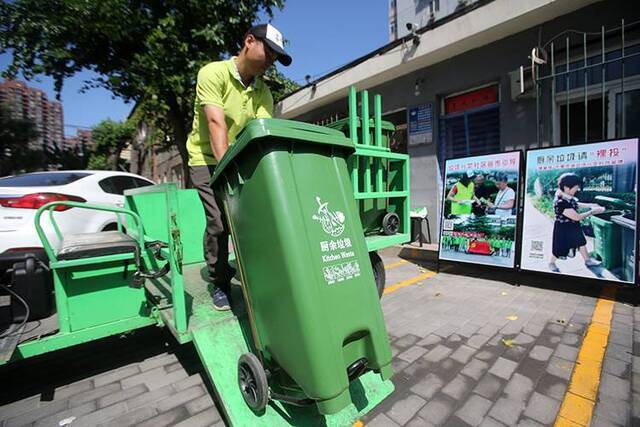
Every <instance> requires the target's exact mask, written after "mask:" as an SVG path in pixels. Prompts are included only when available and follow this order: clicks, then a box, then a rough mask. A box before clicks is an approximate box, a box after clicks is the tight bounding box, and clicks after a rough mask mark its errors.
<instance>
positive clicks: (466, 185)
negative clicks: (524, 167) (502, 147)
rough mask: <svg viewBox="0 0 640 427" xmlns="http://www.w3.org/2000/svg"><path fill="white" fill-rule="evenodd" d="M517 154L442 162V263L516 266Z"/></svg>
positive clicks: (492, 155) (518, 160)
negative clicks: (445, 261) (443, 190)
mask: <svg viewBox="0 0 640 427" xmlns="http://www.w3.org/2000/svg"><path fill="white" fill-rule="evenodd" d="M519 176H520V153H519V152H510V153H500V154H491V155H485V156H476V157H466V158H461V159H449V160H447V161H446V163H445V180H444V187H445V192H444V198H443V207H442V215H443V217H442V222H441V223H442V231H441V238H440V252H439V257H440V259H441V260H447V261H462V262H469V263H476V264H485V265H494V266H499V267H509V268H513V267H514V261H515V248H516V224H517V208H518V179H519Z"/></svg>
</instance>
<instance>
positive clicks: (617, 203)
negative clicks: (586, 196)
mask: <svg viewBox="0 0 640 427" xmlns="http://www.w3.org/2000/svg"><path fill="white" fill-rule="evenodd" d="M595 199H596V200H597V201H598V202H603V203H607V204H609V205H611V206H614V207H616V208H618V209H626V210H630V209H633V205H630V204H629V203H627V202H625V201H624V200H620V199H616V198H615V197H609V196H596V197H595Z"/></svg>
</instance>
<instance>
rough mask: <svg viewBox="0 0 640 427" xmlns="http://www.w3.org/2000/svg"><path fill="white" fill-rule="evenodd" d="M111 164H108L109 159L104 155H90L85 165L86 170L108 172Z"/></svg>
mask: <svg viewBox="0 0 640 427" xmlns="http://www.w3.org/2000/svg"><path fill="white" fill-rule="evenodd" d="M110 167H111V164H110V163H109V157H108V156H105V155H104V154H95V153H92V154H91V156H90V157H89V163H88V164H87V169H90V170H108V169H110Z"/></svg>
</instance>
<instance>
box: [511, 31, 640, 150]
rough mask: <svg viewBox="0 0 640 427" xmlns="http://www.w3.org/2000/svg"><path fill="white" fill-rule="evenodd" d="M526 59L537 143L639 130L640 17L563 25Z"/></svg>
mask: <svg viewBox="0 0 640 427" xmlns="http://www.w3.org/2000/svg"><path fill="white" fill-rule="evenodd" d="M530 59H531V67H529V69H522V71H521V73H522V76H521V79H520V81H521V82H522V83H521V88H522V91H524V90H525V87H524V86H525V82H526V80H527V77H528V76H526V73H531V77H532V78H531V79H530V80H529V81H533V86H534V87H533V88H532V89H533V90H534V91H535V98H536V121H537V122H536V123H537V141H538V145H539V146H545V145H568V144H575V143H582V142H587V141H593V140H599V139H611V138H621V137H627V136H638V135H639V134H640V21H636V22H633V23H628V24H625V22H624V20H622V21H621V24H620V26H618V27H616V28H611V29H606V28H605V27H604V26H602V27H601V30H600V31H599V32H592V33H588V32H579V31H575V30H567V31H564V32H563V33H561V34H558V35H557V36H555V37H553V38H551V39H550V40H548V41H547V42H546V43H544V44H541V45H540V46H538V47H536V48H534V49H533V50H532V52H531V56H530Z"/></svg>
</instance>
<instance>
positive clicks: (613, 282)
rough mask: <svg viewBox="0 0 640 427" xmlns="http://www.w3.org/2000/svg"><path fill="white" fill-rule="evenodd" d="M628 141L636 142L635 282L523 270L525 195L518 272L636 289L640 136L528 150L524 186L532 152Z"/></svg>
mask: <svg viewBox="0 0 640 427" xmlns="http://www.w3.org/2000/svg"><path fill="white" fill-rule="evenodd" d="M628 139H635V140H636V147H637V149H636V189H637V191H636V210H635V217H636V229H635V233H636V234H635V246H636V248H635V253H636V256H635V271H634V273H635V274H634V281H633V282H627V281H618V280H611V279H599V278H595V277H581V276H574V275H571V274H563V273H552V272H547V271H540V270H530V269H527V268H522V265H521V261H522V236H523V234H524V215H525V212H524V197H525V196H524V193H523V194H522V195H521V197H522V217H521V218H520V219H521V220H522V221H523V223H522V224H521V230H520V253H519V254H518V255H519V256H518V260H517V261H518V262H517V264H518V268H517V269H518V271H522V272H526V273H530V274H535V275H538V276H546V277H548V278H550V277H570V278H572V279H574V280H578V281H580V282H583V283H590V284H601V285H607V284H608V285H615V286H618V287H636V286H638V285H639V284H640V280H639V275H640V272H639V271H638V267H639V263H638V258H639V257H638V249H640V239H639V238H638V237H639V234H638V233H639V232H640V227H639V226H638V213H640V207H639V206H638V204H639V202H640V136H638V135H634V136H625V137H618V138H607V139H597V140H593V141H587V142H581V143H579V144H560V145H550V146H547V147H535V148H527V149H526V150H524V165H525V171H524V175H523V176H522V180H523V185H526V178H527V171H526V162H527V158H528V156H529V153H530V152H533V151H540V150H547V149H551V148H562V147H569V146H576V147H578V146H582V145H585V146H588V145H592V144H601V143H604V142H615V141H623V140H628Z"/></svg>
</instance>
